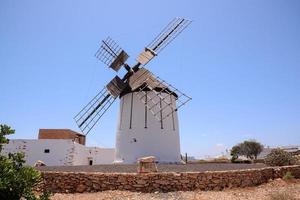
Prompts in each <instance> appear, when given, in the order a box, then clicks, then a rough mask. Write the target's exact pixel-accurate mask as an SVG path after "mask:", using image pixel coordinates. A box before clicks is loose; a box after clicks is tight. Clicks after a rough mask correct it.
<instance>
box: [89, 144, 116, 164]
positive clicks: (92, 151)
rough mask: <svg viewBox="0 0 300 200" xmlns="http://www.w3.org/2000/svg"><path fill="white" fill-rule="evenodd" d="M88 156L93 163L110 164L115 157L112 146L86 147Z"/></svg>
mask: <svg viewBox="0 0 300 200" xmlns="http://www.w3.org/2000/svg"><path fill="white" fill-rule="evenodd" d="M87 152H88V155H87V156H88V157H89V158H91V159H92V160H93V165H98V164H111V163H113V162H114V159H115V149H114V148H99V147H87Z"/></svg>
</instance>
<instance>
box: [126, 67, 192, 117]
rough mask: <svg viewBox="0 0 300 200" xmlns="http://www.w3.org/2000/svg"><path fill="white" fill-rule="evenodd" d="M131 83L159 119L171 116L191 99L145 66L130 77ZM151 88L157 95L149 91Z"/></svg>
mask: <svg viewBox="0 0 300 200" xmlns="http://www.w3.org/2000/svg"><path fill="white" fill-rule="evenodd" d="M129 85H130V86H131V88H132V90H134V91H138V93H137V96H138V97H139V99H140V100H141V101H143V102H144V103H145V105H146V106H147V108H148V110H150V111H151V113H152V114H153V115H154V117H155V118H156V119H157V120H164V119H165V118H167V117H169V116H171V114H172V113H173V112H176V111H177V110H178V109H179V108H180V107H181V106H183V105H185V104H186V103H187V102H188V101H190V100H191V98H190V97H189V96H187V95H186V94H184V93H182V92H181V91H179V90H178V89H176V88H175V87H173V86H172V85H171V84H169V83H167V82H166V81H164V80H162V79H160V78H159V77H158V76H154V75H153V74H152V73H151V72H150V71H148V70H146V69H145V68H143V67H142V68H140V69H139V70H138V71H137V72H136V73H134V74H133V75H132V76H131V77H130V79H129ZM149 90H150V91H153V92H154V94H155V95H151V93H148V92H147V91H149ZM172 97H175V100H176V102H173V98H172Z"/></svg>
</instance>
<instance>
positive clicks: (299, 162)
mask: <svg viewBox="0 0 300 200" xmlns="http://www.w3.org/2000/svg"><path fill="white" fill-rule="evenodd" d="M293 159H294V161H295V165H300V155H294V156H293Z"/></svg>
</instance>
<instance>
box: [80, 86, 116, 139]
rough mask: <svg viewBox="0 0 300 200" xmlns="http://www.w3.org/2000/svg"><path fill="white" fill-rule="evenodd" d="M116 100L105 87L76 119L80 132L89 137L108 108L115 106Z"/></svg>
mask: <svg viewBox="0 0 300 200" xmlns="http://www.w3.org/2000/svg"><path fill="white" fill-rule="evenodd" d="M114 101H115V98H113V96H111V95H110V94H109V92H108V91H107V89H106V87H104V88H103V89H102V90H101V91H100V92H99V93H98V94H97V95H96V96H95V97H94V98H93V99H92V100H91V101H90V102H89V103H88V104H87V105H86V106H85V107H84V108H83V109H82V110H81V111H80V112H79V113H78V114H77V115H76V116H75V117H74V119H75V121H76V123H77V125H78V127H79V128H80V130H81V131H82V132H83V133H85V135H87V134H88V133H89V132H90V131H91V129H92V128H93V127H94V126H95V124H96V123H97V122H98V121H99V119H100V118H101V117H102V116H103V115H104V113H105V112H106V111H107V110H108V108H109V107H110V106H111V105H112V104H113V102H114Z"/></svg>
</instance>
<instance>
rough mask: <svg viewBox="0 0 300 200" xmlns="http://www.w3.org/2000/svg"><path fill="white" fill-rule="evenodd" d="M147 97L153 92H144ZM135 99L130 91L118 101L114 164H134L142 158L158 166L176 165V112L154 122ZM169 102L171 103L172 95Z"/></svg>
mask: <svg viewBox="0 0 300 200" xmlns="http://www.w3.org/2000/svg"><path fill="white" fill-rule="evenodd" d="M148 95H149V96H151V95H155V93H154V92H153V91H148ZM165 95H168V94H165ZM139 97H140V96H139V95H138V93H137V92H131V93H128V94H125V95H124V96H122V97H121V98H120V100H121V101H120V112H119V121H118V127H117V134H116V155H115V163H136V162H137V160H138V159H139V158H141V157H144V156H155V157H156V159H157V161H158V162H161V163H180V162H181V156H180V143H179V129H178V128H179V127H178V117H177V112H173V113H172V114H171V115H170V116H169V117H167V118H165V119H164V120H157V119H156V118H155V117H154V115H153V114H152V113H151V112H150V111H149V109H147V107H146V105H145V103H144V102H143V101H141V100H140V99H139ZM170 100H171V101H172V103H174V104H175V97H174V96H172V95H170ZM164 105H165V104H164V103H163V102H162V103H161V106H164ZM168 109H171V108H168ZM165 111H166V110H165ZM165 111H164V112H165Z"/></svg>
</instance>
